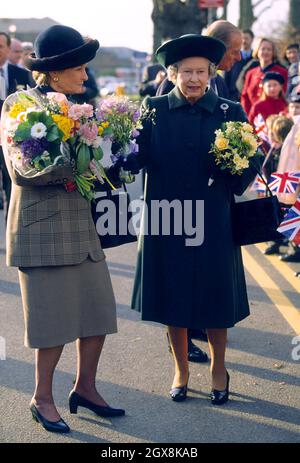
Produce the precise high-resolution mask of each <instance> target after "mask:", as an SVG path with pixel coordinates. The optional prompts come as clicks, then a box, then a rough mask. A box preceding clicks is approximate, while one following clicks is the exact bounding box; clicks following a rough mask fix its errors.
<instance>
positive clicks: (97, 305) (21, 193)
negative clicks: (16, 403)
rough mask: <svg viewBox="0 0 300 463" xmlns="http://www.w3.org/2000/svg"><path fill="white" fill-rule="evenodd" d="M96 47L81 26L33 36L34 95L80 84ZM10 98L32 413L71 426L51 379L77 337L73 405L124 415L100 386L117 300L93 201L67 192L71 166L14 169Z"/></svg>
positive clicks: (48, 425)
mask: <svg viewBox="0 0 300 463" xmlns="http://www.w3.org/2000/svg"><path fill="white" fill-rule="evenodd" d="M98 48H99V43H98V41H96V40H91V39H89V40H84V39H83V38H82V36H81V35H80V34H79V32H77V31H76V30H74V29H72V28H69V27H66V26H53V27H50V28H49V29H47V30H46V31H44V32H42V33H41V34H40V35H39V36H38V37H37V39H36V42H35V55H31V56H30V57H29V58H28V62H27V66H28V68H29V69H30V70H32V71H38V72H39V73H40V74H39V76H40V77H42V78H43V79H44V82H43V85H40V86H38V87H36V88H35V89H33V90H28V91H27V93H29V94H31V95H33V96H34V97H35V98H36V100H37V101H39V99H40V100H41V97H42V94H43V93H46V92H47V91H56V92H60V93H65V94H67V95H69V94H75V93H82V92H83V84H84V81H86V80H87V75H86V72H85V64H86V63H87V62H88V61H90V60H92V59H93V58H94V56H95V54H96V51H97V49H98ZM13 102H14V95H11V96H10V97H9V98H8V99H7V100H6V102H5V104H4V108H3V112H2V118H1V126H2V130H1V132H2V142H3V150H4V154H5V159H6V164H7V167H8V170H9V173H10V176H11V179H12V182H13V188H12V198H11V204H10V208H9V214H8V224H7V263H8V265H10V266H16V267H18V268H19V279H20V286H21V293H22V302H23V308H24V317H25V328H26V330H25V345H26V346H28V347H32V348H35V349H36V389H35V392H34V395H33V398H32V400H31V404H30V409H31V412H32V415H33V418H34V419H35V420H36V421H38V422H39V423H41V425H42V426H43V427H44V428H45V429H47V430H48V431H52V432H69V430H70V428H69V427H68V425H67V424H66V423H65V422H64V421H63V420H62V419H61V417H60V415H59V413H58V411H57V409H56V407H55V404H54V401H53V396H52V379H53V374H54V370H55V367H56V365H57V363H58V361H59V358H60V356H61V353H62V350H63V347H64V344H66V343H69V342H72V341H75V340H77V351H78V371H77V378H76V383H75V386H74V389H73V391H71V394H70V397H69V405H70V411H71V413H76V412H77V407H78V405H79V406H83V407H86V408H89V409H91V410H93V411H94V412H95V413H96V414H98V415H101V416H118V415H123V414H124V410H121V409H114V408H111V407H109V406H108V405H107V403H106V402H105V401H104V399H103V398H102V397H101V395H100V394H99V393H98V392H97V390H96V386H95V377H96V371H97V366H98V361H99V358H100V354H101V351H102V347H103V344H104V340H105V335H106V334H111V333H115V332H116V331H117V324H116V305H115V299H114V294H113V290H112V285H111V280H110V276H109V273H108V268H107V264H106V262H105V255H104V253H103V251H102V249H101V245H100V242H99V238H98V235H97V233H96V230H95V226H94V223H93V220H92V217H91V212H90V204H89V203H88V202H87V201H86V200H85V199H84V198H83V197H82V196H81V195H80V194H79V193H78V191H73V192H67V191H66V190H65V188H64V183H65V182H66V181H69V180H72V178H73V177H72V168H71V167H56V168H55V170H53V171H52V172H51V173H48V174H44V175H37V176H35V177H34V178H31V179H26V178H24V177H22V175H20V173H19V172H17V170H15V169H14V167H13V165H12V163H11V161H10V156H9V154H10V153H9V150H10V148H9V147H8V146H7V145H6V139H5V125H6V114H7V112H8V111H9V109H10V107H11V105H12V104H13Z"/></svg>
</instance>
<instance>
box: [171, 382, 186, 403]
mask: <svg viewBox="0 0 300 463" xmlns="http://www.w3.org/2000/svg"><path fill="white" fill-rule="evenodd" d="M186 395H187V384H186V385H185V386H182V387H173V388H172V389H171V390H170V396H171V399H172V400H174V402H183V401H184V400H185V399H186Z"/></svg>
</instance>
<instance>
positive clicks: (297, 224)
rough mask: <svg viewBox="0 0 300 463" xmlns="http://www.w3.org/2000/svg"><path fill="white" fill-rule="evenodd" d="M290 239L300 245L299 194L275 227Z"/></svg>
mask: <svg viewBox="0 0 300 463" xmlns="http://www.w3.org/2000/svg"><path fill="white" fill-rule="evenodd" d="M277 231H279V233H282V234H283V235H284V236H286V237H287V238H288V239H289V240H290V241H293V242H294V243H295V244H297V245H300V196H299V198H298V199H297V201H296V202H295V204H294V206H293V207H291V208H290V210H289V212H288V213H287V215H286V216H285V217H284V219H283V221H282V222H281V224H280V225H279V227H278V228H277Z"/></svg>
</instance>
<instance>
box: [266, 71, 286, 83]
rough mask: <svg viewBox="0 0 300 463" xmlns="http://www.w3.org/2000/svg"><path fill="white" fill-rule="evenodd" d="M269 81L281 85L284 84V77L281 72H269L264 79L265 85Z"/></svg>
mask: <svg viewBox="0 0 300 463" xmlns="http://www.w3.org/2000/svg"><path fill="white" fill-rule="evenodd" d="M269 80H276V82H278V83H279V84H281V85H283V84H284V77H283V76H282V75H281V74H280V73H279V72H267V73H266V74H265V76H264V78H263V84H265V83H266V82H268V81H269Z"/></svg>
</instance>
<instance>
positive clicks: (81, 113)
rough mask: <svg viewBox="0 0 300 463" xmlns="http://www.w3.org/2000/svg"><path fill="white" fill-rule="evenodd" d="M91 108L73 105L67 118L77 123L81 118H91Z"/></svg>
mask: <svg viewBox="0 0 300 463" xmlns="http://www.w3.org/2000/svg"><path fill="white" fill-rule="evenodd" d="M93 112H94V110H93V106H92V105H90V104H86V103H84V104H73V105H72V106H71V108H70V109H69V117H70V118H71V119H73V120H75V121H78V120H79V119H81V118H82V117H85V118H87V119H88V118H89V117H93Z"/></svg>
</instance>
